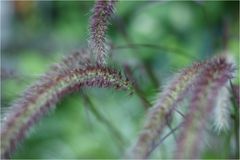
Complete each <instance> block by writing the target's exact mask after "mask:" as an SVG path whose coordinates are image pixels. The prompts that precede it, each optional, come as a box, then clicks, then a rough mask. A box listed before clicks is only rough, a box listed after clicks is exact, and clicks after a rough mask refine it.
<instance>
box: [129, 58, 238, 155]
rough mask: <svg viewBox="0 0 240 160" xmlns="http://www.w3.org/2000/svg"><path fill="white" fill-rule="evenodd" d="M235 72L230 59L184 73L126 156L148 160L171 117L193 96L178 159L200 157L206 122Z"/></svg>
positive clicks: (149, 117) (153, 111) (163, 95)
mask: <svg viewBox="0 0 240 160" xmlns="http://www.w3.org/2000/svg"><path fill="white" fill-rule="evenodd" d="M233 71H234V68H233V66H232V64H231V63H228V62H227V60H226V57H220V58H214V59H212V60H209V61H206V62H203V63H197V64H194V65H192V66H190V67H188V68H186V69H184V70H182V72H181V73H180V74H178V75H176V77H175V78H174V79H173V80H172V81H171V82H170V83H169V84H168V85H167V87H166V88H165V89H164V90H163V92H162V93H161V94H160V96H159V98H158V100H157V102H156V103H155V105H154V106H153V108H151V109H150V111H149V113H148V115H147V119H146V122H145V125H144V128H143V130H142V131H141V133H140V135H139V137H138V139H137V142H136V144H135V145H134V146H133V147H132V148H131V149H130V151H129V152H128V153H127V156H126V157H127V158H147V157H148V156H149V155H150V153H151V152H152V151H153V149H154V148H155V147H156V145H157V142H158V139H159V137H160V136H161V135H162V132H163V130H164V128H165V126H166V125H167V124H166V118H167V116H168V115H170V114H171V113H172V112H173V111H174V109H175V107H176V106H177V104H178V103H179V102H180V101H181V100H182V99H183V98H185V97H187V96H189V95H190V96H191V97H192V99H191V103H190V108H189V110H190V111H189V113H188V114H187V116H186V119H185V122H184V125H183V132H182V133H181V135H180V137H179V138H178V146H177V151H176V157H175V158H189V157H190V158H197V157H196V156H197V153H198V151H200V150H199V148H197V147H199V146H200V144H201V139H200V137H201V135H202V134H201V133H202V131H203V130H204V123H205V119H206V118H207V117H208V114H209V113H211V111H212V108H213V106H214V102H216V100H217V95H219V94H218V93H219V91H220V90H221V88H222V87H224V86H225V85H226V83H227V82H228V81H229V80H230V79H231V78H232V75H233ZM217 107H220V106H217ZM224 118H225V117H224ZM196 127H197V129H196ZM191 140H192V141H194V142H192V141H191ZM189 141H190V142H189ZM185 152H187V153H185Z"/></svg>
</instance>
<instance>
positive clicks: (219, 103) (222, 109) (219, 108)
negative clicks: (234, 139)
mask: <svg viewBox="0 0 240 160" xmlns="http://www.w3.org/2000/svg"><path fill="white" fill-rule="evenodd" d="M220 93H221V94H219V95H218V96H217V98H216V104H215V108H214V117H213V121H214V127H215V129H216V130H217V132H220V131H226V130H228V129H229V125H230V124H229V123H230V105H231V102H230V93H229V91H228V88H226V87H224V88H222V89H221V91H220Z"/></svg>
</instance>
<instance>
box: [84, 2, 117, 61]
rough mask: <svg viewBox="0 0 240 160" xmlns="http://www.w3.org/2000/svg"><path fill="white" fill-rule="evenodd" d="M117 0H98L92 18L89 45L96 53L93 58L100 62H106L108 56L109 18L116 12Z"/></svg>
mask: <svg viewBox="0 0 240 160" xmlns="http://www.w3.org/2000/svg"><path fill="white" fill-rule="evenodd" d="M115 3H116V0H98V1H97V2H96V4H95V6H94V8H93V15H92V17H91V19H90V41H89V46H90V49H91V51H92V52H93V53H94V54H93V58H95V59H96V60H97V62H98V63H99V64H105V63H106V59H107V58H108V46H107V44H106V31H107V28H108V24H109V20H110V18H111V16H112V14H113V12H114V5H115Z"/></svg>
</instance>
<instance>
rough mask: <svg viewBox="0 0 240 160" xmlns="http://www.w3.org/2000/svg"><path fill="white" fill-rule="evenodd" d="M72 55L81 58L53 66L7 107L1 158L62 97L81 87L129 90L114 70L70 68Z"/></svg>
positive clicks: (2, 134)
mask: <svg viewBox="0 0 240 160" xmlns="http://www.w3.org/2000/svg"><path fill="white" fill-rule="evenodd" d="M76 55H77V56H79V57H81V54H80V53H75V54H73V55H70V57H68V58H65V59H64V60H63V61H62V62H60V63H59V64H57V65H54V66H53V67H52V68H51V71H49V72H47V73H46V74H45V75H43V76H42V77H41V78H40V79H39V81H37V82H36V83H35V84H33V85H32V86H30V87H29V88H28V89H27V90H26V91H25V92H24V93H23V94H22V96H21V97H20V98H19V99H18V100H17V101H16V102H14V103H13V105H12V106H11V107H10V111H9V112H8V114H7V115H6V117H5V118H4V121H3V122H2V125H1V140H2V141H1V158H9V157H10V154H11V153H12V152H13V151H14V150H15V149H16V146H17V144H18V143H19V142H21V141H22V140H23V139H24V138H25V136H26V134H27V132H28V130H29V129H30V128H31V127H32V126H33V125H34V124H35V123H36V122H38V121H39V120H40V119H41V118H42V117H43V116H44V115H45V114H46V113H48V112H49V111H50V110H51V109H53V108H54V106H55V104H56V103H57V102H58V101H60V100H61V98H62V97H63V96H65V95H67V94H69V93H71V92H74V91H78V90H79V89H81V88H82V87H114V88H116V89H129V88H130V84H129V82H128V80H127V79H125V78H123V77H122V76H121V74H120V72H118V71H116V70H115V69H111V68H109V67H102V66H99V65H96V66H85V67H84V68H83V69H82V68H75V67H73V66H72V65H70V64H71V63H69V62H70V61H75V60H74V59H72V58H71V57H76ZM61 64H62V65H61ZM63 64H65V65H63ZM68 64H69V65H68Z"/></svg>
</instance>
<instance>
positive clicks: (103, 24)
mask: <svg viewBox="0 0 240 160" xmlns="http://www.w3.org/2000/svg"><path fill="white" fill-rule="evenodd" d="M116 3H117V2H116V1H115V0H106V1H105V0H97V1H96V3H95V5H94V7H93V9H92V16H91V17H90V20H89V23H90V26H89V34H90V35H89V40H88V47H87V48H85V49H81V50H79V51H77V52H74V53H72V54H70V55H68V56H66V57H65V58H63V59H62V60H61V61H60V62H58V63H56V64H55V65H53V66H52V67H51V68H50V69H49V70H48V71H47V72H46V73H45V74H43V75H42V76H41V77H40V78H39V80H37V81H36V82H35V83H33V84H32V85H30V87H28V88H27V89H26V91H25V92H23V93H22V95H21V97H20V98H19V99H18V100H16V101H14V102H13V103H12V105H11V106H10V107H9V108H10V109H9V110H8V112H7V113H6V114H5V115H4V117H3V118H2V119H3V120H2V122H1V158H10V157H11V155H12V154H13V153H14V151H15V150H16V149H17V146H18V145H19V144H20V143H21V142H22V141H23V140H24V138H26V137H27V134H28V132H29V130H30V128H32V127H33V126H34V125H35V124H37V122H38V121H40V120H41V118H42V117H43V116H44V115H46V114H47V113H49V112H50V111H51V110H53V109H54V108H55V106H58V102H59V101H61V100H62V99H63V97H64V96H66V95H67V94H70V93H72V92H78V91H79V90H81V95H82V97H83V98H84V100H85V101H86V103H88V104H89V106H90V109H91V110H92V112H93V113H94V114H95V116H96V117H97V119H99V120H100V121H102V122H103V123H105V124H106V125H107V126H108V127H109V128H111V130H112V131H113V132H114V134H117V135H118V137H121V136H119V133H118V131H117V130H116V129H115V128H114V127H113V126H112V125H111V122H108V121H107V120H106V119H105V118H104V117H103V116H101V115H100V114H99V113H98V111H97V109H96V108H95V107H94V106H93V104H92V103H91V100H90V99H89V97H88V96H86V95H85V94H84V91H83V90H82V89H83V88H89V87H99V88H102V87H104V88H111V87H113V88H115V89H122V90H130V91H133V94H136V95H137V96H138V97H139V98H140V99H141V101H142V103H143V105H144V106H145V109H147V108H148V107H150V108H149V111H148V113H147V114H146V117H145V120H144V126H143V129H142V130H140V133H139V135H138V137H137V138H136V140H135V141H134V144H133V145H132V146H131V147H130V148H128V146H124V148H126V153H122V156H123V157H125V158H134V159H146V158H150V156H151V154H152V152H153V151H154V150H155V149H156V148H157V147H158V146H159V145H161V142H162V141H163V140H164V139H166V138H167V137H168V136H169V135H171V134H174V133H173V132H175V130H177V129H179V133H177V138H176V145H175V147H174V148H175V149H174V151H173V153H172V155H173V157H169V158H182V159H183V158H184V159H186V158H201V154H200V153H201V152H202V148H203V146H204V145H206V144H204V137H205V136H206V132H205V131H206V130H207V126H208V124H209V123H208V122H210V120H213V126H214V127H213V128H214V129H213V130H217V132H218V134H219V133H220V132H222V131H225V132H228V131H229V130H230V129H231V128H234V134H235V139H234V140H235V141H236V143H235V148H234V150H236V151H235V152H236V156H235V157H234V158H239V152H238V150H239V84H232V80H233V79H234V76H235V75H236V71H238V67H237V66H236V64H235V63H234V62H232V61H231V60H229V55H228V54H225V55H217V56H216V57H213V58H209V59H206V60H205V61H200V62H193V64H192V65H190V66H189V67H186V68H184V69H181V70H180V71H179V73H176V74H174V76H173V77H172V78H171V80H170V81H169V82H167V83H166V85H165V87H163V89H162V91H160V93H159V94H158V96H157V100H156V102H155V103H154V104H153V105H152V107H151V103H150V102H149V101H148V100H147V98H146V97H145V95H144V93H143V91H142V90H141V88H140V87H139V86H138V84H137V81H138V79H135V78H134V75H132V73H131V66H128V65H125V66H124V67H122V68H123V69H125V72H126V74H127V76H128V77H129V79H130V80H131V81H136V82H134V83H132V82H130V81H129V80H128V78H125V77H124V76H122V73H121V71H119V69H117V68H116V67H112V66H111V65H110V64H111V63H113V62H114V61H111V58H110V57H111V56H110V48H111V47H112V46H111V45H110V44H109V43H108V42H107V38H106V33H107V29H108V25H109V23H110V18H111V17H112V16H113V13H114V11H115V5H116ZM123 32H124V31H123ZM125 39H126V40H128V41H129V38H128V37H127V36H126V35H125ZM142 46H146V47H152V48H155V49H161V48H162V47H156V46H154V45H148V44H145V45H144V44H143V45H142ZM129 47H133V48H134V52H135V51H138V49H136V48H135V47H134V45H129ZM144 64H145V63H144ZM144 67H145V69H146V71H149V72H148V73H149V75H151V77H152V78H150V79H152V80H154V79H156V78H155V77H154V75H152V71H151V69H149V68H148V66H147V65H146V64H145V65H144ZM1 70H2V74H1V77H2V76H3V79H4V73H5V72H4V73H3V69H1ZM6 73H7V72H6ZM155 81H156V80H155ZM141 85H142V86H144V84H141ZM156 89H157V88H156ZM106 100H107V98H106ZM183 101H184V102H185V103H184V105H186V106H187V110H186V111H185V112H184V113H181V112H180V111H178V109H179V108H181V106H182V102H183ZM231 102H233V103H234V104H233V105H232V104H231ZM231 106H234V109H233V108H231ZM232 110H234V112H233V113H232ZM176 111H178V113H180V114H181V115H182V116H183V121H182V122H181V123H180V126H179V127H178V128H176V129H172V130H171V132H170V133H169V134H167V136H163V134H164V131H165V129H166V127H169V119H171V117H172V116H173V114H174V113H175V112H176ZM231 117H232V119H233V121H234V123H231V122H230V121H231ZM123 118H124V117H123ZM210 124H211V123H210ZM169 128H170V129H171V127H169ZM230 158H231V157H230Z"/></svg>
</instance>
